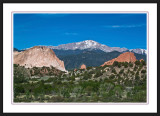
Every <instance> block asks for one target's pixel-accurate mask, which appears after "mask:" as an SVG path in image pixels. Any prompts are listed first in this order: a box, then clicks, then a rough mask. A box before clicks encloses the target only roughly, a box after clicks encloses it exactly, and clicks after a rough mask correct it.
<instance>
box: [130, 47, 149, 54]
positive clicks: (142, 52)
mask: <svg viewBox="0 0 160 116" xmlns="http://www.w3.org/2000/svg"><path fill="white" fill-rule="evenodd" d="M130 51H131V52H134V53H137V54H147V50H145V49H140V48H137V49H131V50H130Z"/></svg>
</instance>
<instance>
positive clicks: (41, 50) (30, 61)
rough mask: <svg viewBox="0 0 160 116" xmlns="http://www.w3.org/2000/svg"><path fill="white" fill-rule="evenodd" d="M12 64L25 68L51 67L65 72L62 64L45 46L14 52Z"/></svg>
mask: <svg viewBox="0 0 160 116" xmlns="http://www.w3.org/2000/svg"><path fill="white" fill-rule="evenodd" d="M14 64H19V65H20V66H25V67H26V68H32V67H43V66H45V67H51V66H53V67H55V68H56V69H59V70H61V71H65V72H66V70H65V67H64V62H63V61H61V60H60V59H59V58H58V57H57V56H56V55H55V53H54V51H53V50H52V49H50V48H47V47H45V46H43V47H40V46H35V47H32V48H30V49H27V50H25V51H22V52H14Z"/></svg>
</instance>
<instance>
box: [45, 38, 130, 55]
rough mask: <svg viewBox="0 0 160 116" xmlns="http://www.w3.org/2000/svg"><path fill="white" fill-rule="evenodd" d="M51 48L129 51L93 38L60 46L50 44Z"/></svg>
mask: <svg viewBox="0 0 160 116" xmlns="http://www.w3.org/2000/svg"><path fill="white" fill-rule="evenodd" d="M48 47H49V48H51V49H58V50H76V49H80V50H84V49H99V50H102V51H104V52H112V51H118V52H124V51H128V49H127V48H120V47H109V46H106V45H103V44H100V43H98V42H96V41H93V40H86V41H82V42H75V43H68V44H62V45H59V46H48Z"/></svg>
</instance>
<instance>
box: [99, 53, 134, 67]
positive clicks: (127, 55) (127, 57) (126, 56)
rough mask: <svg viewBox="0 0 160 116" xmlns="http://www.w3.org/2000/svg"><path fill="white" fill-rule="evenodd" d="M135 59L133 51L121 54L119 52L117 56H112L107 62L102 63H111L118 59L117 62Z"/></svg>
mask: <svg viewBox="0 0 160 116" xmlns="http://www.w3.org/2000/svg"><path fill="white" fill-rule="evenodd" d="M136 60H137V59H136V57H135V55H134V53H132V52H125V53H123V54H120V55H119V56H118V57H117V58H114V59H112V60H109V61H107V62H105V63H104V64H103V65H101V66H104V65H112V64H113V63H114V61H118V62H135V61H136Z"/></svg>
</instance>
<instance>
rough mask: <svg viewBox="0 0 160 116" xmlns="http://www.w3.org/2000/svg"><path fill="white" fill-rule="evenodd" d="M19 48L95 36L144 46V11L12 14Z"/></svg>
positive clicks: (123, 44) (117, 44)
mask: <svg viewBox="0 0 160 116" xmlns="http://www.w3.org/2000/svg"><path fill="white" fill-rule="evenodd" d="M13 22H14V25H13V28H14V29H13V33H14V34H13V36H14V37H13V43H14V47H15V48H18V49H25V48H30V47H33V46H36V45H53V46H57V45H60V44H66V43H72V42H79V41H84V40H94V41H97V42H99V43H101V44H105V45H107V46H110V47H125V48H128V49H135V48H142V49H146V41H147V40H146V37H147V36H146V35H147V32H146V30H147V28H146V27H147V25H146V22H147V20H146V14H142V13H141V14H133V13H132V14H122V13H121V14H106V13H105V14H102V13H101V14H84V13H83V14H61V13H59V14H56V13H52V14H49V13H48V14H40V13H39V14H33V13H32V14H14V20H13Z"/></svg>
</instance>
